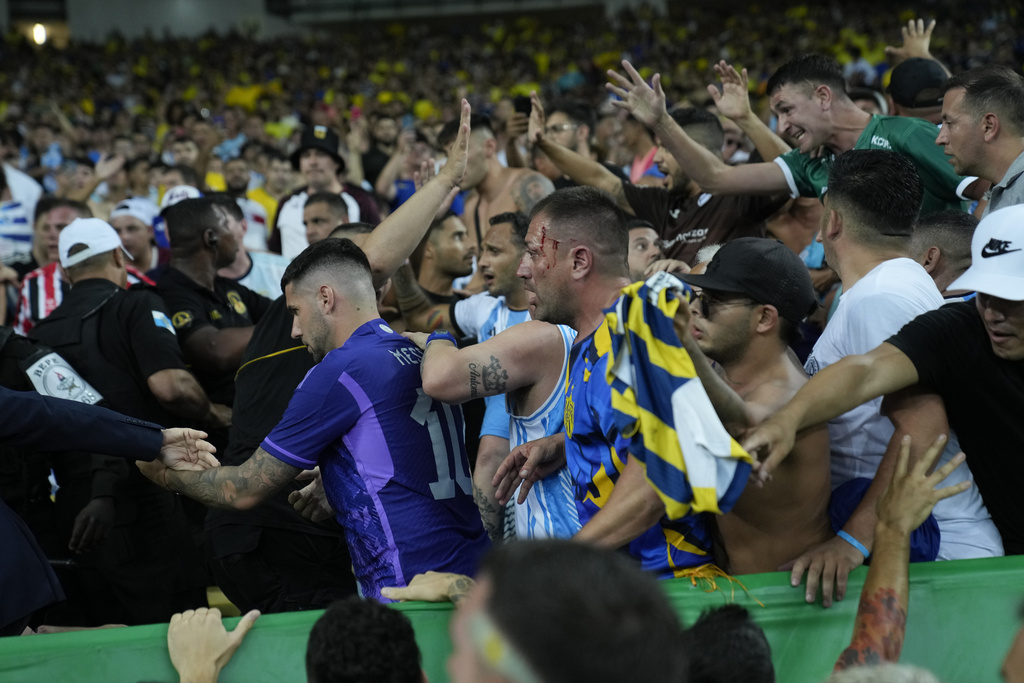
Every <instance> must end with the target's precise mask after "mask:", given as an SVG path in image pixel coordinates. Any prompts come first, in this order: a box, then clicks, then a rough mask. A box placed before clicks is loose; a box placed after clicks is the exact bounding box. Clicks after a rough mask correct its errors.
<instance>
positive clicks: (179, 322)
mask: <svg viewBox="0 0 1024 683" xmlns="http://www.w3.org/2000/svg"><path fill="white" fill-rule="evenodd" d="M171 320H172V321H173V322H174V328H175V329H178V330H180V329H181V328H183V327H188V326H189V325H190V324H191V323H192V314H191V313H189V312H188V311H178V312H177V313H175V314H174V317H173V318H171Z"/></svg>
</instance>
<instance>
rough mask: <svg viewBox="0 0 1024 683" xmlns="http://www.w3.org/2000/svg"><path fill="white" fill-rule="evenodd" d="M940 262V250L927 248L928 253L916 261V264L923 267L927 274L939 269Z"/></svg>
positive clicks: (932, 247)
mask: <svg viewBox="0 0 1024 683" xmlns="http://www.w3.org/2000/svg"><path fill="white" fill-rule="evenodd" d="M940 260H942V250H941V249H939V248H938V247H936V246H931V247H928V251H926V252H924V254H923V255H922V256H921V257H920V258H919V259H918V263H920V264H921V265H922V266H924V269H925V270H927V271H928V272H929V273H931V272H933V271H934V270H935V269H936V268H938V267H939V261H940Z"/></svg>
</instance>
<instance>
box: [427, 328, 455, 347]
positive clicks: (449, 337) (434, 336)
mask: <svg viewBox="0 0 1024 683" xmlns="http://www.w3.org/2000/svg"><path fill="white" fill-rule="evenodd" d="M438 339H443V340H445V341H448V342H451V343H452V344H454V345H455V346H458V345H459V340H458V339H456V338H455V335H454V334H452V333H451V332H449V331H448V330H437V331H436V332H431V333H430V335H429V336H428V337H427V343H426V344H424V346H429V345H430V342H432V341H437V340H438Z"/></svg>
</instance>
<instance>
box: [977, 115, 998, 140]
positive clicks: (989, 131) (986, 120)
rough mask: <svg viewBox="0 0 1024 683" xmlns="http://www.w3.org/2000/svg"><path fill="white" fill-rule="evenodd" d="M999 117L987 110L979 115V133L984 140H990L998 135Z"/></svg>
mask: <svg viewBox="0 0 1024 683" xmlns="http://www.w3.org/2000/svg"><path fill="white" fill-rule="evenodd" d="M999 129H1000V125H999V117H998V116H996V115H995V114H993V113H992V112H989V113H988V114H985V115H984V116H982V117H981V135H982V138H983V139H984V140H985V142H992V141H993V140H994V139H995V138H996V137H997V136H998V135H999Z"/></svg>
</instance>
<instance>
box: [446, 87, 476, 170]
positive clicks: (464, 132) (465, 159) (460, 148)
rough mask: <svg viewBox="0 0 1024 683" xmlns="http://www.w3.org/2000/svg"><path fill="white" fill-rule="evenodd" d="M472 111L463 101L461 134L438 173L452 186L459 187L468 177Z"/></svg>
mask: <svg viewBox="0 0 1024 683" xmlns="http://www.w3.org/2000/svg"><path fill="white" fill-rule="evenodd" d="M470 114H472V110H471V109H470V107H469V102H467V101H466V100H462V115H461V117H460V118H459V134H458V135H457V136H456V137H455V142H453V143H452V146H451V149H450V150H449V151H448V161H446V162H445V164H444V167H443V168H442V169H441V171H440V172H439V173H438V175H439V176H441V175H443V176H446V177H447V178H448V180H450V181H451V183H452V185H455V186H458V185H459V183H461V182H462V178H463V176H465V175H466V165H467V164H468V163H469V135H470V133H471V132H472V131H470V129H469V117H470Z"/></svg>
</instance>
